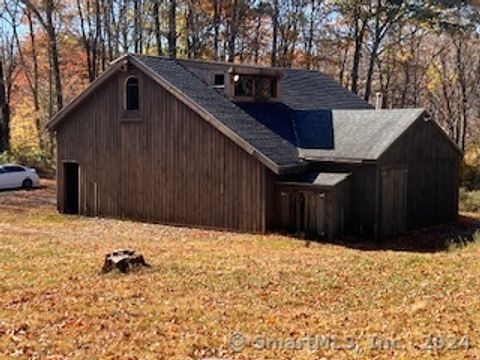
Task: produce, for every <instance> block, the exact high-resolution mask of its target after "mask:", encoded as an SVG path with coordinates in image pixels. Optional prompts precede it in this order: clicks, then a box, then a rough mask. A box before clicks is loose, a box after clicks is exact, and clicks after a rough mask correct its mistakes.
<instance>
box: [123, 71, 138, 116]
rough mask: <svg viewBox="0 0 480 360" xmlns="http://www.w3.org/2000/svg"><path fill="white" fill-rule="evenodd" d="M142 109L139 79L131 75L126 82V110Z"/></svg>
mask: <svg viewBox="0 0 480 360" xmlns="http://www.w3.org/2000/svg"><path fill="white" fill-rule="evenodd" d="M139 109H140V91H139V85H138V79H137V78H136V77H134V76H131V77H129V78H128V79H127V81H126V82H125V110H127V111H135V110H139Z"/></svg>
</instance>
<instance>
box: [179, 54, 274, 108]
mask: <svg viewBox="0 0 480 360" xmlns="http://www.w3.org/2000/svg"><path fill="white" fill-rule="evenodd" d="M178 61H180V62H181V63H182V64H183V65H184V66H185V67H187V68H188V70H190V71H191V72H192V73H194V74H195V75H196V76H197V77H198V78H200V79H201V80H202V81H203V82H204V83H205V84H207V85H208V86H210V87H211V88H213V89H215V91H217V92H218V93H219V94H222V95H224V96H226V97H228V98H229V99H230V100H231V101H234V102H254V101H262V102H264V101H277V100H278V98H279V97H280V85H281V78H282V74H283V72H282V71H281V70H280V69H272V68H264V67H254V66H245V65H237V64H231V63H221V62H207V61H199V60H178Z"/></svg>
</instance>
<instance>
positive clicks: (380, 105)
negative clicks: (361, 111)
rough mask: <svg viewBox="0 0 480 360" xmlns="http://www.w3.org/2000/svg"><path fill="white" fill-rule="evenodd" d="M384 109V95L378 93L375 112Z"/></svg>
mask: <svg viewBox="0 0 480 360" xmlns="http://www.w3.org/2000/svg"><path fill="white" fill-rule="evenodd" d="M382 108H383V94H382V93H381V92H377V98H376V101H375V110H380V109H382Z"/></svg>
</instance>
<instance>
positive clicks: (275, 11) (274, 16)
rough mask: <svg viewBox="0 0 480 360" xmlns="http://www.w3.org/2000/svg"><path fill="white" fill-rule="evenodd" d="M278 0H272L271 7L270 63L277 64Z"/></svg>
mask: <svg viewBox="0 0 480 360" xmlns="http://www.w3.org/2000/svg"><path fill="white" fill-rule="evenodd" d="M278 16H279V9H278V0H273V9H272V54H271V61H270V62H271V65H272V66H276V65H277V48H278Z"/></svg>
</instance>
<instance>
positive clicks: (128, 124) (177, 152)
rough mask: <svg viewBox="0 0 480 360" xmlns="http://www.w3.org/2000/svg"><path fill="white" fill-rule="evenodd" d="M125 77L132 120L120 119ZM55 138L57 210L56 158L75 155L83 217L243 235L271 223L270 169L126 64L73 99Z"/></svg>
mask: <svg viewBox="0 0 480 360" xmlns="http://www.w3.org/2000/svg"><path fill="white" fill-rule="evenodd" d="M132 74H134V75H136V76H138V77H139V80H140V91H141V92H140V93H141V95H140V96H141V99H140V119H129V120H125V119H124V120H122V118H123V116H122V113H123V112H122V102H123V101H122V94H121V88H122V87H123V81H124V79H125V78H126V77H127V76H130V75H132ZM57 142H58V161H59V162H58V164H59V166H58V200H59V201H58V207H59V210H60V211H63V210H64V199H63V197H64V194H63V190H62V189H63V185H64V184H63V166H62V162H63V161H66V160H75V161H77V162H78V163H79V165H80V183H81V185H80V188H81V191H80V204H81V205H80V210H81V214H84V215H99V216H107V217H117V218H129V219H136V220H145V221H152V222H162V223H169V224H179V225H190V226H201V227H209V228H224V229H232V230H240V231H251V232H264V231H266V229H267V225H268V223H269V222H270V221H271V219H270V217H271V215H270V212H271V211H272V209H271V207H270V205H268V204H266V201H267V200H268V199H267V196H268V194H269V191H270V190H268V189H267V186H269V185H268V184H270V183H273V181H271V177H272V174H270V171H269V170H268V169H266V168H265V167H264V166H263V165H262V164H261V163H260V162H258V161H257V160H255V159H254V158H253V157H251V156H250V155H248V154H247V153H246V152H245V151H243V150H242V149H240V148H239V147H238V146H237V145H236V144H234V143H233V142H232V141H230V140H229V139H227V138H226V137H225V136H223V135H222V134H221V133H220V132H218V130H216V129H214V128H213V127H212V126H211V125H209V124H208V123H207V122H206V121H204V120H203V119H202V118H201V117H200V116H199V115H197V114H196V113H195V112H193V111H192V110H190V109H189V108H188V107H186V106H185V105H184V104H183V103H182V102H180V101H179V100H177V99H176V98H175V97H174V96H172V95H171V94H170V93H168V92H167V91H166V90H164V89H163V88H161V87H160V86H159V85H158V84H156V83H155V82H154V81H153V80H151V79H150V78H148V77H147V76H145V75H143V74H142V73H140V72H138V71H135V70H134V69H131V70H130V71H129V72H128V73H125V74H122V73H119V74H118V76H115V77H113V78H112V79H111V80H109V81H107V82H106V83H105V84H103V85H102V86H101V87H100V88H99V89H98V90H97V91H96V93H95V94H94V95H93V96H91V97H89V98H88V99H87V100H86V101H85V102H84V103H83V104H81V105H80V106H79V107H78V108H77V110H75V111H74V112H73V113H72V115H70V116H69V119H67V120H66V121H65V122H64V123H63V124H62V125H61V127H60V128H59V129H58V131H57ZM268 179H270V181H269V182H268V184H267V180H268ZM95 184H96V185H95ZM95 186H96V188H97V198H95ZM267 211H268V212H269V213H268V214H267Z"/></svg>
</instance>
